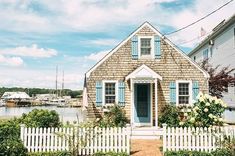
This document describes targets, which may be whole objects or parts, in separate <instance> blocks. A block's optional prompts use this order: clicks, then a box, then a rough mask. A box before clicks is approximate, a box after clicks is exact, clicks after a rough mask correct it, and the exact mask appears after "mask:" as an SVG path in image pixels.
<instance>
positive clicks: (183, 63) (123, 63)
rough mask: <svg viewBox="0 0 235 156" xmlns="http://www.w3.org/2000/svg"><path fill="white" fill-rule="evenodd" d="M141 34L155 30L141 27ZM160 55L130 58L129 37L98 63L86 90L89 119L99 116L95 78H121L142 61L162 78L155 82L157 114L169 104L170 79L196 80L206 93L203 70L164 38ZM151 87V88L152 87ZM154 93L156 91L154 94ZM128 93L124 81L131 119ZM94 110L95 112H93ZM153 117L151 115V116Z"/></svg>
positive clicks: (149, 33)
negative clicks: (156, 56) (159, 56)
mask: <svg viewBox="0 0 235 156" xmlns="http://www.w3.org/2000/svg"><path fill="white" fill-rule="evenodd" d="M136 35H137V36H138V35H140V36H152V35H156V34H155V32H154V31H153V30H152V29H151V28H149V27H148V26H145V27H143V28H142V29H141V30H140V31H138V32H137V33H136ZM161 53H162V54H161V58H160V59H145V60H143V59H135V60H133V59H132V54H131V39H130V40H128V41H127V42H126V43H125V44H124V45H123V46H121V47H120V48H119V49H118V50H117V51H116V52H114V53H113V54H112V55H111V56H110V57H109V58H107V59H106V60H105V61H104V62H103V63H102V64H101V65H99V66H98V67H97V68H96V69H95V70H94V71H93V72H91V74H90V76H89V77H88V79H87V93H88V103H89V109H88V117H90V118H92V117H95V116H94V115H96V117H98V116H99V114H102V113H100V111H99V110H100V108H96V107H95V101H96V87H95V86H96V81H102V80H122V81H125V77H126V76H127V75H129V74H130V73H131V72H133V71H134V70H135V69H137V68H138V67H139V66H141V65H142V64H145V65H146V66H148V67H150V68H151V69H152V70H154V71H155V72H156V73H158V74H159V75H161V76H162V81H160V80H159V81H158V113H161V108H162V107H163V106H164V105H166V104H167V103H169V93H170V89H169V85H170V82H172V81H176V80H193V81H198V83H199V90H200V91H203V92H208V81H207V79H206V78H205V77H204V75H203V72H202V71H200V70H199V69H198V68H197V67H196V66H195V65H193V64H192V63H190V61H188V60H187V59H186V58H185V57H183V56H182V54H180V53H179V52H178V51H176V50H175V49H174V48H173V47H171V45H169V44H167V43H166V42H165V41H164V39H162V40H161ZM153 90H154V89H153ZM153 94H155V93H153ZM152 97H153V100H152V101H153V108H152V109H153V114H154V115H155V112H154V107H155V104H154V95H153V96H152ZM130 98H131V92H130V82H129V81H125V101H126V103H125V107H124V109H125V110H126V114H127V116H128V117H129V118H130V111H131V110H130V109H131V105H130V102H131V99H130ZM94 112H96V113H94ZM153 119H154V117H153Z"/></svg>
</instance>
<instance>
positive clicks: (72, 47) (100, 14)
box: [0, 0, 235, 89]
mask: <svg viewBox="0 0 235 156" xmlns="http://www.w3.org/2000/svg"><path fill="white" fill-rule="evenodd" d="M227 1H228V0H217V1H213V0H138V1H137V0H110V1H108V0H89V1H88V0H68V1H65V0H40V1H38V0H0V10H1V11H0V19H1V24H0V71H1V72H0V86H5V87H13V86H19V87H44V88H54V87H55V82H54V81H55V68H56V65H58V67H59V80H61V79H62V78H61V75H62V71H63V70H64V72H65V87H66V88H71V89H82V84H83V78H84V73H85V72H86V71H87V70H88V69H89V68H90V67H92V66H93V65H94V64H95V63H96V62H97V61H98V60H99V59H100V58H102V56H104V55H105V54H106V53H107V52H108V51H110V50H111V49H112V48H114V47H115V46H116V45H117V44H118V43H119V42H120V41H122V40H123V39H125V38H126V37H127V36H128V35H129V34H130V33H131V32H133V31H134V30H135V29H136V28H137V27H138V26H140V25H141V24H142V23H143V22H145V21H149V22H150V23H151V24H152V25H153V26H155V27H156V28H157V29H158V30H159V31H160V32H162V33H167V32H171V31H174V30H176V29H179V28H181V27H183V26H185V25H187V24H189V23H191V22H193V21H195V20H197V19H198V18H200V17H202V16H204V15H205V14H207V13H209V12H211V11H213V10H214V9H216V8H218V7H219V6H221V5H222V4H224V3H226V2H227ZM234 8H235V3H234V2H232V3H231V4H229V5H228V6H226V7H225V8H223V9H222V10H220V11H218V12H217V13H216V14H214V15H212V16H210V17H209V18H207V19H205V20H203V21H201V22H199V23H198V24H196V25H194V26H192V27H189V28H188V29H185V30H184V31H181V32H178V33H175V34H173V35H169V36H167V37H168V38H169V39H170V40H172V41H173V42H174V43H175V44H176V45H178V46H180V47H181V49H182V50H184V51H185V53H188V52H189V51H190V50H191V49H192V48H193V47H195V46H196V45H197V44H198V43H199V42H200V41H201V40H202V39H203V38H204V37H206V35H205V36H200V30H201V28H203V29H204V30H205V31H206V32H207V35H208V34H209V33H211V30H212V28H213V27H215V26H216V25H217V24H218V23H220V21H222V20H223V19H227V18H229V17H230V16H232V15H233V14H234V13H235V11H234ZM194 38H196V39H194ZM192 39H194V40H192ZM191 40H192V41H191ZM186 41H191V42H188V43H185V44H182V43H184V42H186ZM59 83H61V82H59Z"/></svg>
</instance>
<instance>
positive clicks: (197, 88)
mask: <svg viewBox="0 0 235 156" xmlns="http://www.w3.org/2000/svg"><path fill="white" fill-rule="evenodd" d="M192 89H193V100H194V101H196V100H197V95H198V94H199V85H198V81H194V82H193V88H192Z"/></svg>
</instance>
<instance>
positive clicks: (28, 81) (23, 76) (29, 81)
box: [0, 67, 84, 89]
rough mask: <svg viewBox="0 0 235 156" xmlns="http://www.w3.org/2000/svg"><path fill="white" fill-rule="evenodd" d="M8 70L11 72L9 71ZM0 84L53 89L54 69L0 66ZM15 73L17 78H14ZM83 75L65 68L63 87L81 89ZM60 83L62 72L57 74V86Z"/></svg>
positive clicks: (59, 85)
mask: <svg viewBox="0 0 235 156" xmlns="http://www.w3.org/2000/svg"><path fill="white" fill-rule="evenodd" d="M9 70H10V71H11V72H9ZM0 71H1V73H0V86H7V87H16V86H17V87H30V88H32V87H40V88H53V89H55V70H53V69H52V70H49V69H47V70H38V69H37V70H35V69H26V68H17V69H16V68H3V67H0ZM16 73H17V78H16ZM83 78H84V75H83V74H80V73H79V71H71V70H66V71H65V75H64V87H65V88H71V89H82V87H83V86H82V82H83ZM61 85H62V72H61V70H59V74H58V88H61Z"/></svg>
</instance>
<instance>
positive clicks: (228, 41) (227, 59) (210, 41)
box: [188, 15, 235, 122]
mask: <svg viewBox="0 0 235 156" xmlns="http://www.w3.org/2000/svg"><path fill="white" fill-rule="evenodd" d="M188 56H189V57H190V58H191V59H192V60H194V61H195V62H197V63H200V62H202V61H203V60H204V59H208V60H209V62H210V63H211V64H212V65H213V66H214V67H216V66H217V65H221V67H226V66H229V67H230V68H235V15H233V16H232V17H231V18H230V19H228V20H227V21H225V20H223V21H222V22H221V23H220V24H219V25H217V26H216V27H215V28H214V29H213V32H212V33H211V34H210V35H209V36H208V37H207V38H206V39H204V40H203V41H202V42H201V43H200V44H199V45H198V46H197V47H195V48H194V49H193V50H192V51H191V52H190V53H189V55H188ZM232 76H234V77H235V71H234V72H233V73H232ZM223 96H224V97H223V100H224V101H225V102H226V103H227V104H228V106H229V107H233V108H235V84H230V85H229V86H228V89H227V92H225V93H223ZM232 114H233V115H232ZM225 116H227V117H226V118H227V120H228V121H229V122H231V121H232V119H233V122H235V112H234V113H231V112H227V115H225Z"/></svg>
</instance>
